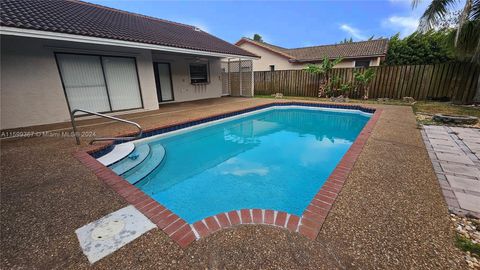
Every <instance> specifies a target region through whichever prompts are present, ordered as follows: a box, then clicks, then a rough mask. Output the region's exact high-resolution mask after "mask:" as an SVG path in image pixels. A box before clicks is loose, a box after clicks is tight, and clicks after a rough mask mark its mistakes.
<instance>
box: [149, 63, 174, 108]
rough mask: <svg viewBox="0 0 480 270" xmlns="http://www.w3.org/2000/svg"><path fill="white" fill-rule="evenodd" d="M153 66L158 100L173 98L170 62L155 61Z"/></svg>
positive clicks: (170, 99)
mask: <svg viewBox="0 0 480 270" xmlns="http://www.w3.org/2000/svg"><path fill="white" fill-rule="evenodd" d="M153 67H154V71H155V82H156V84H157V96H158V102H163V101H172V100H174V96H173V86H172V74H171V71H170V64H169V63H157V62H156V63H153Z"/></svg>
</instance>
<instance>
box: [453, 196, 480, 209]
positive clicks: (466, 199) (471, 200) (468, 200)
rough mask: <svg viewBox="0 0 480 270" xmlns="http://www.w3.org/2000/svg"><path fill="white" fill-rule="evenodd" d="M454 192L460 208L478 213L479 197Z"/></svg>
mask: <svg viewBox="0 0 480 270" xmlns="http://www.w3.org/2000/svg"><path fill="white" fill-rule="evenodd" d="M454 192H455V196H456V197H457V200H458V203H459V204H460V207H461V208H463V209H467V210H470V211H474V212H477V213H480V197H479V196H475V195H471V194H466V193H463V192H456V191H454Z"/></svg>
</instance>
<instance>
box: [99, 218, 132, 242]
mask: <svg viewBox="0 0 480 270" xmlns="http://www.w3.org/2000/svg"><path fill="white" fill-rule="evenodd" d="M124 227H125V222H123V221H122V220H109V221H107V222H104V223H102V224H100V225H98V226H97V227H96V228H95V229H93V231H92V234H91V237H92V239H93V240H97V241H98V240H107V239H110V238H112V237H114V236H115V235H117V234H119V233H120V232H121V231H122V230H123V228H124Z"/></svg>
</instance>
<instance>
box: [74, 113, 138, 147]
mask: <svg viewBox="0 0 480 270" xmlns="http://www.w3.org/2000/svg"><path fill="white" fill-rule="evenodd" d="M77 112H83V113H86V114H90V115H96V116H100V117H103V118H108V119H111V120H115V121H118V122H122V123H127V124H130V125H133V126H135V127H136V128H138V131H139V132H138V134H137V135H136V136H133V137H113V138H107V137H102V138H94V139H93V140H92V141H90V144H93V143H94V142H96V141H111V140H121V141H130V140H134V139H139V138H141V137H142V134H143V129H142V127H141V126H140V125H139V124H137V123H135V122H132V121H128V120H125V119H121V118H117V117H114V116H110V115H106V114H102V113H97V112H91V111H87V110H82V109H75V110H73V111H72V112H71V113H70V119H71V121H72V127H73V133H74V134H75V140H76V141H77V144H78V145H80V137H79V135H78V132H77V124H76V122H75V114H76V113H77Z"/></svg>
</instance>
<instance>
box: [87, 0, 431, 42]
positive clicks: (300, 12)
mask: <svg viewBox="0 0 480 270" xmlns="http://www.w3.org/2000/svg"><path fill="white" fill-rule="evenodd" d="M86 1H88V2H92V3H96V4H100V5H104V6H109V7H113V8H117V9H122V10H126V11H131V12H135V13H140V14H144V15H148V16H153V17H157V18H161V19H166V20H171V21H175V22H180V23H185V24H191V25H195V26H197V27H199V28H200V29H202V30H204V31H206V32H208V33H210V34H213V35H215V36H217V37H219V38H221V39H223V40H226V41H228V42H231V43H235V42H236V41H238V40H239V39H240V38H241V37H243V36H246V37H252V36H253V34H255V33H258V34H260V35H261V36H262V37H263V40H264V41H265V42H268V43H272V44H275V45H278V46H282V47H285V48H298V47H305V46H315V45H322V44H334V43H338V42H339V41H341V40H343V39H344V38H350V37H351V38H353V40H355V41H360V40H365V39H368V38H369V37H371V36H372V35H373V36H375V37H377V38H378V37H391V36H392V35H394V34H396V33H400V35H401V36H406V35H408V34H410V33H412V32H414V31H415V29H416V28H417V25H418V18H419V17H420V16H421V15H422V13H423V11H424V10H425V7H426V5H427V4H428V2H429V1H423V2H421V4H420V6H419V7H418V8H416V9H412V6H411V1H410V0H371V1H360V0H357V1H346V0H337V1H245V2H244V1H242V2H240V1H159V0H146V1H145V0H144V1H139V0H86Z"/></svg>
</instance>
